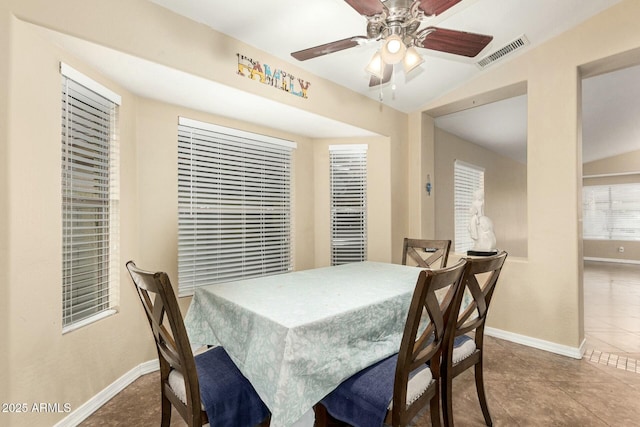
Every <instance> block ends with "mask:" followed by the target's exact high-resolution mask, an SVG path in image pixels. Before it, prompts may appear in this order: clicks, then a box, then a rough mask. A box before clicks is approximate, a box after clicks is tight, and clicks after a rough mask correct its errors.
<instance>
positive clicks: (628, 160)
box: [583, 150, 640, 261]
mask: <svg viewBox="0 0 640 427" xmlns="http://www.w3.org/2000/svg"><path fill="white" fill-rule="evenodd" d="M583 174H584V176H585V178H584V179H583V185H609V184H628V183H640V150H638V151H633V152H631V153H626V154H623V155H619V156H613V157H609V158H606V159H602V160H598V161H594V162H589V163H585V164H584V165H583ZM620 247H623V248H624V252H622V253H621V252H619V250H618V249H619V248H620ZM584 256H585V257H586V258H596V259H613V260H630V261H640V242H638V241H628V240H626V241H622V240H585V241H584Z"/></svg>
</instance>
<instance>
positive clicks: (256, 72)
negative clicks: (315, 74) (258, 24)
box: [236, 53, 311, 98]
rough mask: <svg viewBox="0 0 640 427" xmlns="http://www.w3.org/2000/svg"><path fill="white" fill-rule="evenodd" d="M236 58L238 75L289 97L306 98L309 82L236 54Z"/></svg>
mask: <svg viewBox="0 0 640 427" xmlns="http://www.w3.org/2000/svg"><path fill="white" fill-rule="evenodd" d="M236 56H237V57H238V75H240V76H243V77H249V78H250V79H251V80H256V81H259V82H260V83H262V84H266V85H269V86H273V87H275V88H276V89H280V90H284V91H285V92H289V93H290V94H291V95H295V96H299V97H301V98H307V89H309V86H310V85H311V83H310V82H308V81H306V80H302V79H299V78H296V77H295V76H294V75H293V74H290V73H287V72H286V71H283V70H279V69H272V68H271V67H270V66H269V65H268V64H261V63H260V62H259V61H256V60H254V59H252V58H249V57H248V56H244V55H241V54H239V53H236Z"/></svg>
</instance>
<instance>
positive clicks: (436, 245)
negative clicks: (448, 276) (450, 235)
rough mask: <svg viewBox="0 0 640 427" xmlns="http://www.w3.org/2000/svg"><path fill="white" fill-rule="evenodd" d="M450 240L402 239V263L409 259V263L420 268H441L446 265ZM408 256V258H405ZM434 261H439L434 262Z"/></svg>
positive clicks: (405, 263)
mask: <svg viewBox="0 0 640 427" xmlns="http://www.w3.org/2000/svg"><path fill="white" fill-rule="evenodd" d="M450 249H451V240H428V239H409V238H406V237H405V239H404V244H403V247H402V265H410V264H407V261H411V262H412V263H411V265H416V266H418V267H422V268H443V267H446V266H447V260H448V259H449V250H450ZM407 258H409V259H407ZM436 262H439V263H438V264H436Z"/></svg>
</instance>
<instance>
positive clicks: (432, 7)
mask: <svg viewBox="0 0 640 427" xmlns="http://www.w3.org/2000/svg"><path fill="white" fill-rule="evenodd" d="M461 1H462V0H420V6H419V7H420V9H421V10H422V11H423V12H424V13H425V15H427V16H436V15H440V14H441V13H442V12H444V11H446V10H447V9H449V8H451V7H452V6H455V5H456V4H458V3H460V2H461Z"/></svg>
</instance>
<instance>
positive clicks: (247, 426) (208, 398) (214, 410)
mask: <svg viewBox="0 0 640 427" xmlns="http://www.w3.org/2000/svg"><path fill="white" fill-rule="evenodd" d="M195 362H196V370H197V371H198V382H199V384H200V399H201V400H202V407H203V408H204V409H205V411H206V412H207V416H208V417H209V424H210V425H211V426H216V427H254V426H255V425H257V424H260V423H261V422H262V421H264V419H265V418H266V417H267V416H268V415H269V409H268V408H267V406H266V405H265V404H264V403H263V402H262V399H260V396H258V393H256V391H255V389H254V388H253V386H252V385H251V383H250V382H249V380H247V378H245V376H244V375H242V373H241V372H240V370H239V369H238V367H237V366H236V365H235V363H233V361H232V360H231V358H230V357H229V355H228V354H227V352H226V351H225V350H224V348H222V347H214V348H212V349H210V350H208V351H205V352H204V353H201V354H199V355H197V356H195ZM169 384H170V386H171V388H172V389H173V390H174V392H175V393H176V395H177V396H178V397H180V399H181V400H183V401H185V400H186V393H185V390H184V380H183V379H182V375H180V374H179V373H178V372H177V371H172V372H171V374H169ZM181 394H182V396H181Z"/></svg>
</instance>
